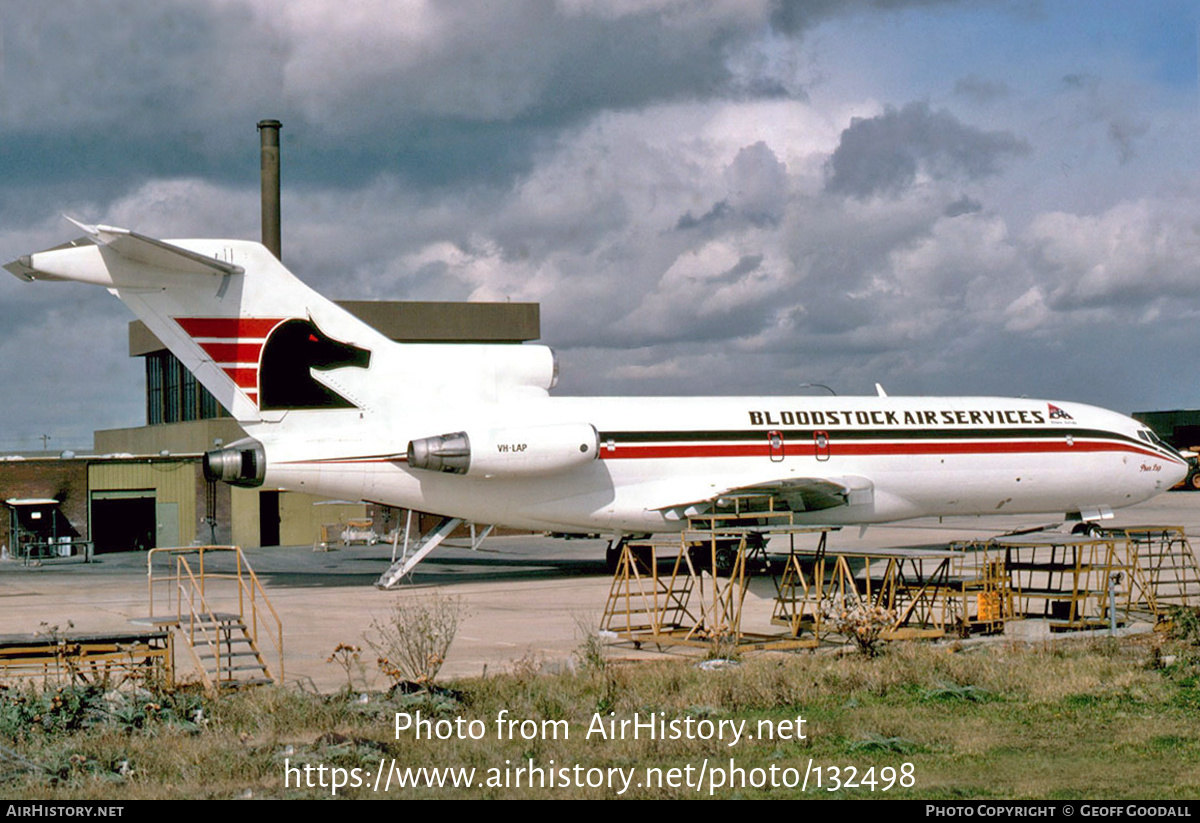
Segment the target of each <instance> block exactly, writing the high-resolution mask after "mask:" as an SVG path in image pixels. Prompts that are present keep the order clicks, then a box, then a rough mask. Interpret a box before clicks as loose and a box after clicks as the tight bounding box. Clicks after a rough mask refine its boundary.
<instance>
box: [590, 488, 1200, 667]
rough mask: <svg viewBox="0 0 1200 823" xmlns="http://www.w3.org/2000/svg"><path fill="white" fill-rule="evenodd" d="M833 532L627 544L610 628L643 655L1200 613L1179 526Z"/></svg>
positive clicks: (1055, 627) (743, 525)
mask: <svg viewBox="0 0 1200 823" xmlns="http://www.w3.org/2000/svg"><path fill="white" fill-rule="evenodd" d="M831 531H833V530H831V529H822V528H814V527H809V526H799V525H796V524H794V523H792V522H791V519H790V517H789V516H787V515H786V514H784V513H779V512H770V513H767V515H766V516H759V517H754V518H751V517H747V516H745V515H744V514H743V515H741V516H737V517H735V516H729V517H725V518H722V517H706V518H693V519H692V520H690V521H689V522H688V527H687V528H686V529H685V530H684V531H683V532H682V533H680V534H678V535H672V536H668V537H661V538H653V539H645V540H627V541H625V542H624V543H623V544H621V546H620V554H619V559H618V562H617V570H616V573H615V575H614V577H613V581H612V585H611V587H610V590H609V596H608V601H607V604H606V606H605V610H604V615H603V618H602V621H601V629H602V630H604V631H607V632H609V633H611V634H613V635H615V636H616V637H617V638H619V639H621V640H625V641H630V642H633V643H634V644H635V645H637V646H639V647H640V646H641V645H643V644H647V643H650V644H654V645H656V646H676V645H682V646H696V647H709V648H714V647H728V648H730V649H741V648H746V649H779V650H790V649H803V648H809V649H811V648H816V647H818V646H820V645H821V644H822V643H825V642H843V643H845V642H851V641H853V640H858V641H859V642H860V643H862V642H863V641H867V642H873V641H874V640H875V639H881V640H906V639H936V638H939V637H944V636H947V635H952V636H959V637H963V636H967V635H970V634H972V633H999V632H1003V631H1004V628H1005V625H1006V623H1008V622H1009V621H1012V620H1019V619H1024V618H1040V619H1043V620H1045V621H1046V622H1047V623H1048V625H1049V628H1050V629H1051V630H1052V631H1077V630H1085V629H1096V628H1105V627H1109V628H1112V627H1115V626H1117V625H1121V624H1123V623H1125V622H1128V621H1129V620H1131V619H1139V620H1144V621H1149V622H1156V623H1157V622H1161V621H1163V620H1165V619H1166V618H1167V616H1168V613H1169V607H1170V606H1172V605H1178V606H1184V607H1192V608H1195V607H1197V606H1200V570H1198V569H1197V564H1196V559H1195V555H1194V554H1193V552H1192V549H1191V546H1190V544H1189V543H1188V540H1187V537H1186V535H1185V534H1184V532H1183V529H1182V528H1179V527H1160V526H1142V527H1133V528H1127V529H1120V530H1109V531H1106V532H1104V533H1102V534H1101V535H1099V536H1095V537H1085V536H1076V535H1067V534H1056V533H1049V532H1047V533H1038V534H1033V535H1022V536H1012V537H1004V538H995V539H992V540H986V541H972V542H963V543H954V544H951V545H950V546H948V547H946V548H944V549H938V548H919V549H903V548H895V549H886V548H882V549H870V550H857V549H856V550H839V549H834V548H831V547H830V532H831ZM784 541H786V552H783V551H781V549H782V548H783V547H782V546H781V545H780V544H781V543H784ZM768 547H770V548H772V549H774V551H773V552H771V553H768V551H767V549H768ZM755 581H757V582H755ZM766 581H769V583H767V582H766ZM752 587H757V589H758V591H757V592H756V593H757V595H758V596H759V597H760V598H761V597H763V596H767V597H769V598H771V599H772V600H773V607H772V611H771V614H770V617H769V626H768V627H767V628H766V630H761V629H760V627H757V626H753V625H751V624H750V623H748V622H747V618H748V616H750V615H749V611H748V608H747V602H748V601H747V595H748V593H749V592H750V589H751V588H752ZM772 627H773V628H774V629H775V630H773V631H772ZM779 628H782V629H783V631H778V629H779Z"/></svg>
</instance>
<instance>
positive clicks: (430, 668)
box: [366, 594, 463, 688]
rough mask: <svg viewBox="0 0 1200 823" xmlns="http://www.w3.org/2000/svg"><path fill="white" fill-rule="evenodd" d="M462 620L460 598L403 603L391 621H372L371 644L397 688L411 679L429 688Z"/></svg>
mask: <svg viewBox="0 0 1200 823" xmlns="http://www.w3.org/2000/svg"><path fill="white" fill-rule="evenodd" d="M462 619H463V606H462V600H461V599H460V598H457V597H446V596H444V595H440V594H433V595H429V596H427V597H422V598H412V599H405V600H401V601H399V602H398V603H396V605H395V606H394V607H393V608H392V613H391V615H390V616H389V617H388V618H387V619H385V620H380V619H376V620H373V621H371V628H370V629H369V630H368V632H367V634H366V640H367V645H369V646H370V647H371V649H372V650H373V651H374V652H375V653H376V655H378V657H377V658H376V664H377V665H378V666H379V670H380V671H381V672H383V674H384V676H385V677H387V678H388V679H389V680H391V681H392V685H393V687H394V686H397V685H399V684H400V683H402V682H404V681H406V680H407V681H409V682H411V683H415V684H417V685H418V686H421V687H423V688H429V687H430V686H431V685H432V684H433V679H434V678H435V677H437V673H438V672H439V671H440V670H441V668H442V664H443V663H445V662H446V654H447V652H449V651H450V644H451V643H453V642H454V636H455V635H456V634H458V626H459V624H460V623H461V622H462Z"/></svg>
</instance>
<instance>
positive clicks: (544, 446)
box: [408, 423, 600, 477]
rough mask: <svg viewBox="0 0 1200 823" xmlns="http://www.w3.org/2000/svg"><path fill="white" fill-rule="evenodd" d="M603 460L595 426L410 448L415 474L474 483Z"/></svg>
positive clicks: (444, 438)
mask: <svg viewBox="0 0 1200 823" xmlns="http://www.w3.org/2000/svg"><path fill="white" fill-rule="evenodd" d="M599 454H600V435H599V433H598V432H597V431H596V427H595V426H593V425H592V424H590V423H562V424H554V425H548V426H513V427H508V428H500V429H485V430H478V431H472V432H465V431H463V432H454V433H452V434H443V435H439V436H437V437H425V438H422V439H421V440H413V441H411V442H410V443H409V444H408V465H409V467H411V468H414V469H425V470H427V471H437V472H449V473H450V474H465V475H468V476H470V477H523V476H538V475H547V474H559V473H560V472H566V471H570V470H571V469H577V468H579V467H581V466H585V465H587V464H588V463H591V462H592V461H593V460H595V459H596V458H597V457H598V456H599Z"/></svg>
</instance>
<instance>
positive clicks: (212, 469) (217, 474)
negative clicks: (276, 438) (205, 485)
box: [204, 437, 267, 488]
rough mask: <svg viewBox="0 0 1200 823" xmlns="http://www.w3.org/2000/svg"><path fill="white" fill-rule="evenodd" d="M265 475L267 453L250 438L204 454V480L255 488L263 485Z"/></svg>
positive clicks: (259, 444)
mask: <svg viewBox="0 0 1200 823" xmlns="http://www.w3.org/2000/svg"><path fill="white" fill-rule="evenodd" d="M266 474H267V453H266V451H264V450H263V445H262V443H259V442H258V441H257V440H255V439H253V438H251V437H247V438H245V439H243V440H238V441H235V442H233V443H230V444H229V445H228V446H226V447H225V448H223V449H216V450H214V451H210V452H205V453H204V479H205V480H220V481H222V482H224V483H229V484H230V485H232V486H246V487H249V488H255V487H257V486H261V485H262V484H263V478H264V477H265V476H266Z"/></svg>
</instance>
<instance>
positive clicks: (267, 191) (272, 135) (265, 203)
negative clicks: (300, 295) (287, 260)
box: [258, 120, 283, 260]
mask: <svg viewBox="0 0 1200 823" xmlns="http://www.w3.org/2000/svg"><path fill="white" fill-rule="evenodd" d="M282 127H283V124H282V123H280V122H279V121H278V120H259V121H258V134H259V142H260V143H261V144H262V242H263V245H264V246H266V247H267V248H268V249H270V250H271V253H272V254H274V255H275V256H276V257H277V258H279V259H280V260H282V259H283V250H282V244H281V240H280V228H279V223H280V220H279V129H281V128H282Z"/></svg>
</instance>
